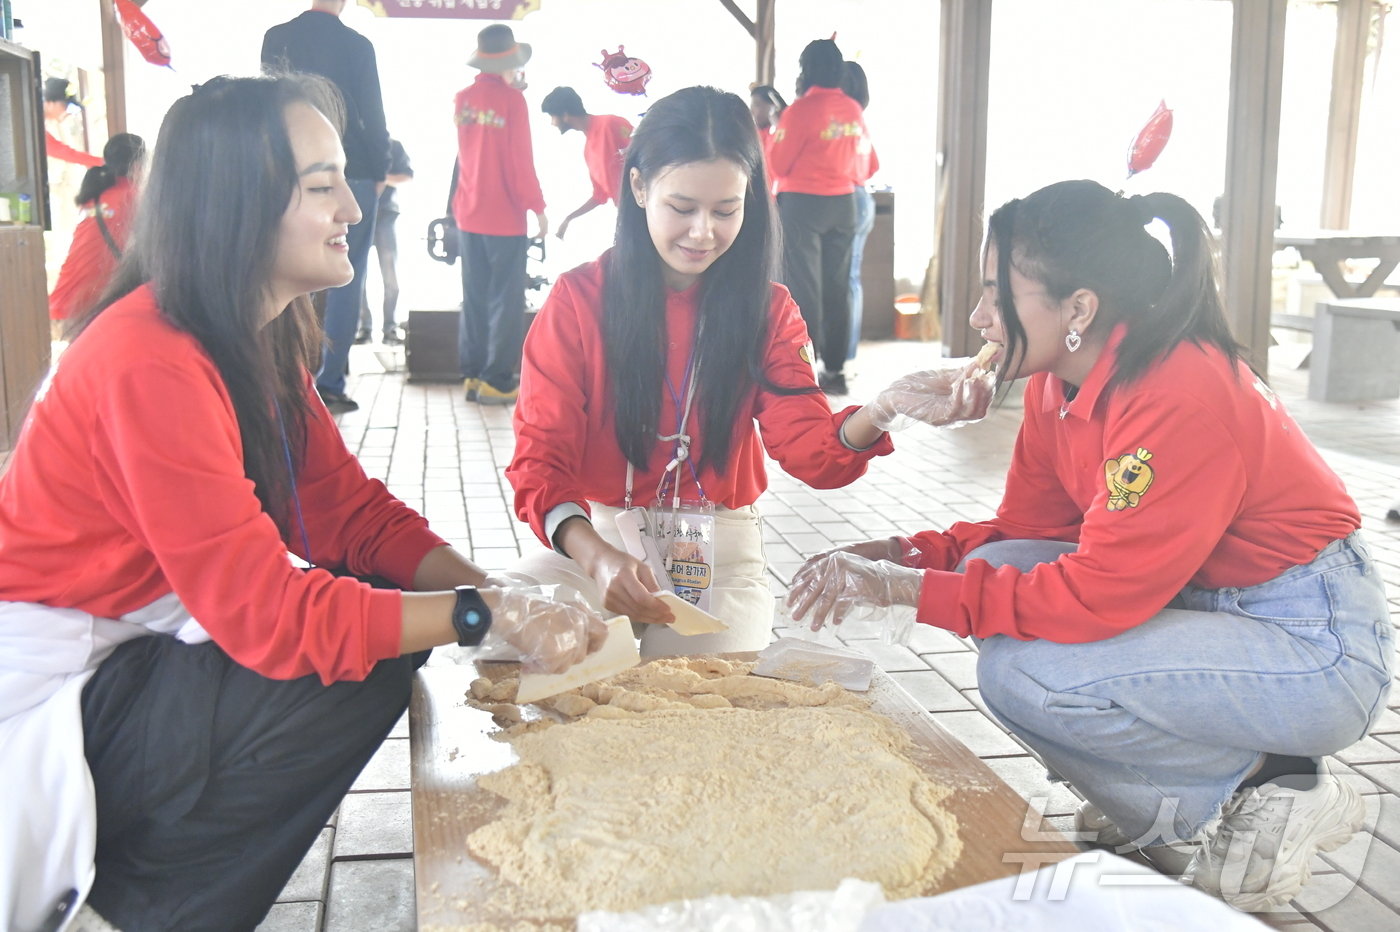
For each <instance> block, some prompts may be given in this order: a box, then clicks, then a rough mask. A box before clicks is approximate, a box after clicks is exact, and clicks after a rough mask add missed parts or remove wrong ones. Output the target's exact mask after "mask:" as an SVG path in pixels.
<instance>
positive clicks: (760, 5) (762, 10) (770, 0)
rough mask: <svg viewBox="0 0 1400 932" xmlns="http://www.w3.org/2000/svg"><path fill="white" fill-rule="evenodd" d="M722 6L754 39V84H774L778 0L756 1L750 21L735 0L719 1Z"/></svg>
mask: <svg viewBox="0 0 1400 932" xmlns="http://www.w3.org/2000/svg"><path fill="white" fill-rule="evenodd" d="M719 2H720V5H721V6H722V7H724V8H725V9H726V10H728V11H729V14H730V15H731V16H733V17H734V18H735V19H736V20H738V21H739V25H740V26H743V27H744V31H745V32H747V33H748V34H749V35H750V36H752V37H753V44H754V84H772V83H773V76H774V74H775V73H776V71H775V66H774V49H773V22H774V8H775V7H776V6H777V4H778V0H756V6H755V7H754V18H753V19H749V17H748V16H747V14H745V13H744V11H743V10H741V9H739V4H738V3H736V2H735V0H719Z"/></svg>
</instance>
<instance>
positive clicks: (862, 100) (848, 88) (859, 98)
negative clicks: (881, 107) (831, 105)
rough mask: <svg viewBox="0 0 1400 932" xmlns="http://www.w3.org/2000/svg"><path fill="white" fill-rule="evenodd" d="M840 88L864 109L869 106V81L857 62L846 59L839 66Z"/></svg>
mask: <svg viewBox="0 0 1400 932" xmlns="http://www.w3.org/2000/svg"><path fill="white" fill-rule="evenodd" d="M841 90H842V91H843V92H844V93H845V95H846V96H847V97H849V98H851V100H854V101H855V102H856V103H858V104H860V109H862V110H864V109H865V108H866V107H868V106H870V82H869V81H868V80H867V79H866V77H865V69H864V68H862V67H861V66H860V63H859V62H854V61H848V62H845V63H844V64H842V66H841Z"/></svg>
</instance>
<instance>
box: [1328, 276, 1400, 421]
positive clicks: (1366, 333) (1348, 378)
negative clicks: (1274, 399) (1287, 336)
mask: <svg viewBox="0 0 1400 932" xmlns="http://www.w3.org/2000/svg"><path fill="white" fill-rule="evenodd" d="M1308 397H1309V398H1310V399H1312V400H1313V401H1381V400H1385V399H1390V398H1400V299H1395V298H1349V299H1340V298H1337V299H1333V300H1331V301H1323V302H1319V303H1318V305H1317V315H1316V318H1315V319H1314V322H1313V349H1312V362H1311V368H1310V371H1309V374H1308Z"/></svg>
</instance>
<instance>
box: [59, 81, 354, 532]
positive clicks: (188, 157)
mask: <svg viewBox="0 0 1400 932" xmlns="http://www.w3.org/2000/svg"><path fill="white" fill-rule="evenodd" d="M294 104H306V105H309V106H311V107H314V108H315V109H317V110H319V111H320V112H321V113H322V114H324V115H325V116H326V118H327V119H329V120H330V121H331V122H332V123H333V124H335V126H336V129H337V131H340V130H341V128H342V127H343V125H344V109H343V105H342V103H341V100H340V95H339V93H338V92H337V91H336V89H335V86H334V85H333V84H331V83H330V82H329V81H327V80H326V79H324V78H321V77H319V76H316V75H308V74H290V75H273V76H268V77H246V78H243V77H239V78H232V77H218V78H214V79H212V80H210V81H207V82H205V83H204V84H202V85H199V86H198V87H196V88H195V89H194V91H193V93H191V94H189V95H187V96H185V97H182V98H181V99H179V100H177V101H176V102H175V103H174V105H173V106H171V108H170V110H169V111H168V112H167V114H166V116H165V120H164V122H163V123H162V124H161V128H160V135H159V137H158V139H157V142H156V148H155V157H154V159H153V160H152V165H151V171H150V178H149V182H148V184H147V186H146V190H145V193H144V194H143V196H142V200H141V205H140V207H139V208H138V209H137V212H136V219H135V223H134V228H133V231H132V237H131V246H130V248H129V249H128V250H127V252H126V254H125V255H124V256H123V258H122V260H121V263H120V264H119V266H118V268H117V272H116V274H115V276H114V278H113V280H112V282H111V284H109V285H108V287H107V290H106V291H105V292H104V294H103V296H102V298H101V299H100V300H99V301H98V303H97V306H96V307H95V308H94V309H93V310H92V311H91V312H90V313H89V314H88V315H86V316H85V317H84V318H83V319H81V320H80V321H79V322H78V325H77V326H78V336H77V338H79V339H81V337H82V332H83V330H84V329H85V328H86V327H87V326H88V325H89V324H90V323H91V322H92V321H93V320H94V319H96V318H97V317H98V316H99V315H100V314H101V313H102V312H103V311H104V310H106V308H108V307H110V306H111V305H112V304H113V303H114V302H115V301H116V300H117V299H119V298H121V297H123V296H124V295H127V294H129V293H130V292H132V291H134V290H136V289H137V288H138V287H140V286H141V285H143V284H145V283H149V284H150V285H151V287H152V289H153V290H154V293H155V298H156V302H157V303H158V305H159V307H160V310H161V314H162V315H163V316H164V317H165V319H166V320H167V321H168V322H169V323H170V324H171V325H172V326H174V327H176V328H178V329H180V330H183V331H185V332H187V333H189V334H190V335H191V336H193V337H194V338H195V339H196V340H197V341H198V342H199V343H200V345H201V346H202V347H203V349H204V351H205V352H206V353H207V354H208V355H209V357H210V359H211V360H212V361H213V363H214V366H215V367H216V368H217V369H218V371H219V375H220V377H221V378H222V379H223V382H224V386H225V388H226V389H227V391H228V394H229V399H230V401H231V402H232V404H233V409H234V413H235V415H236V416H237V419H238V428H239V434H240V436H241V439H242V444H243V463H244V472H245V474H246V475H247V477H248V478H249V479H250V480H252V482H253V484H254V491H255V493H256V494H257V496H258V500H259V501H260V502H261V503H262V506H263V509H264V510H265V511H266V512H267V513H268V514H269V515H271V516H272V517H273V518H274V520H276V521H277V522H278V523H279V524H280V525H281V526H282V528H283V530H284V532H285V531H286V530H287V528H288V523H287V517H288V513H289V509H288V507H287V505H288V503H289V501H290V496H291V489H292V486H291V482H292V477H291V476H289V475H288V470H287V465H286V459H285V458H286V456H287V453H286V452H285V451H284V449H283V446H282V442H283V437H284V434H283V432H282V430H281V429H280V428H279V425H278V416H279V415H278V412H279V411H280V413H281V417H282V418H284V419H285V423H286V433H285V437H286V440H287V442H288V444H289V447H290V452H291V457H292V460H293V462H294V463H298V464H299V463H300V462H301V460H302V453H303V451H304V450H305V445H306V421H307V418H308V417H311V416H312V414H311V408H310V405H309V403H308V399H307V387H306V379H307V369H308V367H309V366H312V365H314V364H315V360H316V358H317V355H318V354H319V350H320V345H321V331H320V327H319V325H318V324H317V323H316V316H315V312H314V311H313V310H312V307H311V302H310V300H309V299H308V298H307V297H306V296H305V295H303V296H300V297H298V298H296V299H294V300H293V301H292V302H291V304H290V305H288V307H287V308H286V309H284V310H283V311H282V313H281V314H279V315H278V316H277V317H276V318H275V319H274V320H272V321H271V322H270V323H269V322H267V319H266V318H267V289H268V284H269V282H270V280H271V278H272V270H273V267H274V263H275V259H276V253H277V242H278V236H279V232H280V228H281V222H282V217H283V215H284V214H285V213H286V211H287V207H288V204H289V203H290V202H291V200H292V198H293V197H294V196H295V195H296V192H297V190H298V177H297V164H296V159H295V157H294V155H293V152H292V143H291V139H290V135H289V132H288V129H287V122H286V113H287V110H288V108H289V107H291V106H292V105H294ZM211 179H217V183H211Z"/></svg>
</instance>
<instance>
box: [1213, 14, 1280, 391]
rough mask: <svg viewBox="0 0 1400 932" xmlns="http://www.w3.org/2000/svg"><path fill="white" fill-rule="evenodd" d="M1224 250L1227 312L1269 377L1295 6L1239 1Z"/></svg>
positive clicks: (1249, 354) (1232, 73) (1223, 213)
mask: <svg viewBox="0 0 1400 932" xmlns="http://www.w3.org/2000/svg"><path fill="white" fill-rule="evenodd" d="M1234 2H1235V19H1234V29H1233V39H1232V50H1231V56H1230V111H1229V121H1228V137H1227V138H1228V143H1227V150H1226V156H1225V195H1226V196H1225V202H1224V204H1223V205H1222V211H1221V218H1220V221H1221V224H1220V225H1221V229H1222V234H1221V236H1222V240H1221V247H1222V252H1223V260H1224V273H1225V282H1224V285H1225V293H1224V298H1225V313H1226V315H1227V316H1228V317H1229V320H1230V326H1231V328H1232V329H1233V330H1234V334H1235V339H1236V340H1238V341H1239V342H1240V343H1241V344H1242V345H1243V346H1244V348H1245V352H1246V356H1247V358H1248V360H1249V362H1250V364H1251V365H1253V366H1254V367H1255V369H1256V370H1257V371H1258V372H1260V373H1264V374H1267V366H1268V361H1269V355H1268V349H1269V314H1270V302H1271V300H1272V298H1271V288H1270V276H1271V270H1272V268H1273V251H1274V200H1275V195H1276V191H1275V188H1276V183H1277V180H1278V127H1279V99H1280V97H1281V96H1282V92H1283V25H1284V17H1285V15H1286V14H1287V11H1288V0H1234Z"/></svg>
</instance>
